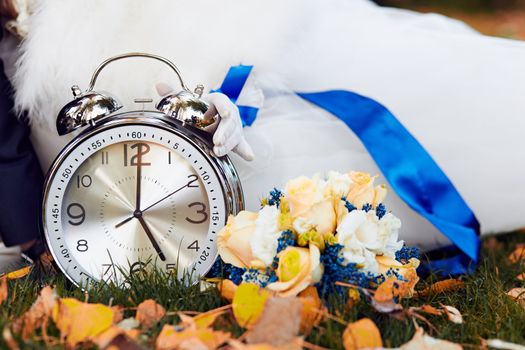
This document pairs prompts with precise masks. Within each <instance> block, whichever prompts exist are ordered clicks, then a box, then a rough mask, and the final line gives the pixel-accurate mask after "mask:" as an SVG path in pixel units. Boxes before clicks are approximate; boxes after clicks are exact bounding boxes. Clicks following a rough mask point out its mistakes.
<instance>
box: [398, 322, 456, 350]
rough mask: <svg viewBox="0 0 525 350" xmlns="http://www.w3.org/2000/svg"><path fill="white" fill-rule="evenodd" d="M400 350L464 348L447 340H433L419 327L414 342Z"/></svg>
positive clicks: (451, 349)
mask: <svg viewBox="0 0 525 350" xmlns="http://www.w3.org/2000/svg"><path fill="white" fill-rule="evenodd" d="M399 349H400V350H462V349H463V347H462V346H461V345H459V344H455V343H452V342H449V341H446V340H441V339H436V338H432V337H431V336H429V335H428V334H426V333H425V332H424V331H423V328H420V327H417V328H416V333H415V334H414V337H413V338H412V340H410V341H409V342H408V343H406V344H403V345H401V346H400V347H399Z"/></svg>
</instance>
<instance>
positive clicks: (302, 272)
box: [267, 244, 323, 297]
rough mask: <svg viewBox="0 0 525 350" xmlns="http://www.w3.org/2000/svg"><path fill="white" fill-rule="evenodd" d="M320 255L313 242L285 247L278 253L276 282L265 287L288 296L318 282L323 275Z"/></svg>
mask: <svg viewBox="0 0 525 350" xmlns="http://www.w3.org/2000/svg"><path fill="white" fill-rule="evenodd" d="M320 255H321V253H320V252H319V248H317V247H316V246H315V245H313V244H312V245H310V247H309V248H298V247H287V248H286V249H285V250H283V251H282V252H280V253H279V255H278V256H279V265H278V266H277V271H276V272H277V278H278V282H274V283H270V284H269V285H268V286H267V288H268V289H269V290H271V291H274V292H276V293H277V294H278V295H280V296H282V297H288V296H295V295H297V294H299V293H300V292H301V291H303V290H304V289H306V288H307V287H308V286H310V285H313V284H315V283H317V282H319V281H320V280H321V277H322V275H323V265H321V261H320Z"/></svg>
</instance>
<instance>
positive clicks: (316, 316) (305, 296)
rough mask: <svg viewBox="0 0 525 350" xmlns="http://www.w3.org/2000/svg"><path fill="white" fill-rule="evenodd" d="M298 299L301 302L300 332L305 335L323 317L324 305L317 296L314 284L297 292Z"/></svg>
mask: <svg viewBox="0 0 525 350" xmlns="http://www.w3.org/2000/svg"><path fill="white" fill-rule="evenodd" d="M299 300H300V301H301V303H302V309H301V333H302V334H304V335H307V334H309V333H310V332H311V331H312V328H314V327H315V326H317V325H318V324H319V322H321V320H322V319H323V316H324V314H325V307H324V305H323V302H322V301H321V298H319V293H318V292H317V288H315V287H314V286H310V287H308V288H306V289H305V290H303V291H302V292H301V293H299Z"/></svg>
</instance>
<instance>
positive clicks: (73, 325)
mask: <svg viewBox="0 0 525 350" xmlns="http://www.w3.org/2000/svg"><path fill="white" fill-rule="evenodd" d="M52 318H53V321H54V322H55V324H56V326H57V328H58V329H59V330H60V338H61V339H62V340H65V342H66V343H67V344H68V345H69V346H71V347H74V346H76V345H77V344H78V343H81V342H84V341H88V340H93V339H94V338H95V337H96V336H98V335H99V334H100V333H102V332H103V331H105V330H107V329H108V328H109V327H111V325H112V324H113V310H112V309H111V308H110V307H109V306H106V305H103V304H88V303H83V302H81V301H79V300H77V299H74V298H63V299H59V300H58V302H57V303H56V304H55V305H54V307H53V311H52Z"/></svg>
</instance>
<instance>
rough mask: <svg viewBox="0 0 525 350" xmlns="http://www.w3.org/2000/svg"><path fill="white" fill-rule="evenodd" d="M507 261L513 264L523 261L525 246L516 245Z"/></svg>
mask: <svg viewBox="0 0 525 350" xmlns="http://www.w3.org/2000/svg"><path fill="white" fill-rule="evenodd" d="M508 259H509V261H510V262H511V263H513V264H516V263H518V262H520V261H523V259H525V244H517V245H516V249H514V251H513V252H512V253H510V255H509V257H508Z"/></svg>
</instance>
